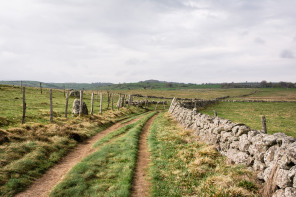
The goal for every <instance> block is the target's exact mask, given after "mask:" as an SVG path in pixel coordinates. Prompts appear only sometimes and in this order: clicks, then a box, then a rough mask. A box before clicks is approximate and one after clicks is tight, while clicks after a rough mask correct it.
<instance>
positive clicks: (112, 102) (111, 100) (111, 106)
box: [111, 93, 114, 111]
mask: <svg viewBox="0 0 296 197" xmlns="http://www.w3.org/2000/svg"><path fill="white" fill-rule="evenodd" d="M113 95H114V94H113V93H112V97H111V107H112V111H113Z"/></svg>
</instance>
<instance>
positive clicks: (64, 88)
mask: <svg viewBox="0 0 296 197" xmlns="http://www.w3.org/2000/svg"><path fill="white" fill-rule="evenodd" d="M65 96H66V87H65V85H64V97H65Z"/></svg>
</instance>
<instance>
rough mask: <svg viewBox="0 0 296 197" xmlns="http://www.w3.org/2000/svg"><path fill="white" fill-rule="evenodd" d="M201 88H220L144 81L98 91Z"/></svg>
mask: <svg viewBox="0 0 296 197" xmlns="http://www.w3.org/2000/svg"><path fill="white" fill-rule="evenodd" d="M202 88H221V84H193V83H178V82H167V81H158V80H153V79H151V80H146V81H140V82H137V83H121V84H110V85H107V86H104V87H99V89H105V90H126V89H128V90H133V89H164V90H180V89H202Z"/></svg>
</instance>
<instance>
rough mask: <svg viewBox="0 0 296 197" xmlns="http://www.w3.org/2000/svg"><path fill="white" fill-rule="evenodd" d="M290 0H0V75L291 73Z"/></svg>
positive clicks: (124, 77)
mask: <svg viewBox="0 0 296 197" xmlns="http://www.w3.org/2000/svg"><path fill="white" fill-rule="evenodd" d="M295 6H296V2H295V1H293V0H285V1H283V2H279V1H275V0H261V1H249V0H241V1H236V0H230V1H227V2H225V1H218V0H162V1H158V0H149V1H133V0H108V1H95V0H85V1H80V0H71V1H70V0H42V1H37V0H27V1H21V0H11V1H2V2H1V3H0V24H1V25H0V68H1V70H2V71H1V73H0V79H2V80H20V79H31V80H40V81H45V82H46V81H57V82H67V81H77V82H97V81H104V82H115V83H117V82H129V81H140V80H145V79H153V78H156V79H160V80H168V81H179V82H192V83H203V82H211V81H212V82H224V81H228V80H229V81H240V80H243V81H261V80H262V79H263V78H264V79H266V80H269V81H281V80H285V81H287V80H290V81H295V79H294V78H295V74H296V68H295V66H293V65H294V62H293V61H292V59H291V58H293V57H294V53H295V50H296V49H295V42H293V39H294V40H295V31H296V27H295V25H294V24H295V22H296V13H295V12H294V7H295ZM291 39H292V41H291ZM282 49H288V50H283V51H282ZM279 51H282V52H281V53H280V55H279ZM283 67H289V68H290V69H289V72H287V71H285V70H284V69H282V68H283ZM261 70H268V73H267V72H261ZM279 70H280V72H279ZM258 73H260V74H258ZM208 76H210V77H208Z"/></svg>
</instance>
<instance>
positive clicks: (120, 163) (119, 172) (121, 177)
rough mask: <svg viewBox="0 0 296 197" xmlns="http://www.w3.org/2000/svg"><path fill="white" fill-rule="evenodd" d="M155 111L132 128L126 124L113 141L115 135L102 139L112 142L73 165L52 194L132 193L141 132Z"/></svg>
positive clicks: (109, 194)
mask: <svg viewBox="0 0 296 197" xmlns="http://www.w3.org/2000/svg"><path fill="white" fill-rule="evenodd" d="M155 113H156V112H153V113H150V114H148V115H146V116H145V117H144V118H142V119H140V120H139V121H137V122H136V124H133V127H131V128H129V127H125V129H123V130H124V131H125V132H126V135H124V136H122V137H119V138H118V139H116V140H115V141H110V140H111V139H113V138H114V137H115V136H114V135H113V134H110V135H109V136H108V137H107V138H105V139H102V141H104V142H106V141H108V140H109V141H110V143H108V144H106V145H105V146H103V147H101V148H100V149H99V150H98V151H96V152H94V153H93V154H91V155H89V156H88V157H86V158H85V159H83V161H82V162H80V163H79V164H77V165H76V166H74V168H72V170H71V171H70V172H69V173H68V174H67V175H66V177H65V178H64V180H63V181H62V182H61V183H60V184H58V185H57V186H56V187H55V188H54V190H53V191H52V192H51V194H50V196H129V195H130V189H131V183H132V177H133V173H134V169H135V165H136V160H137V152H138V138H139V134H140V132H141V131H142V128H143V126H144V125H145V123H146V122H147V120H148V119H149V118H151V117H152V116H153V115H155ZM127 128H128V130H126V129H127ZM120 131H122V129H120ZM115 132H118V131H115ZM106 139H108V140H106ZM99 143H100V141H99Z"/></svg>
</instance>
